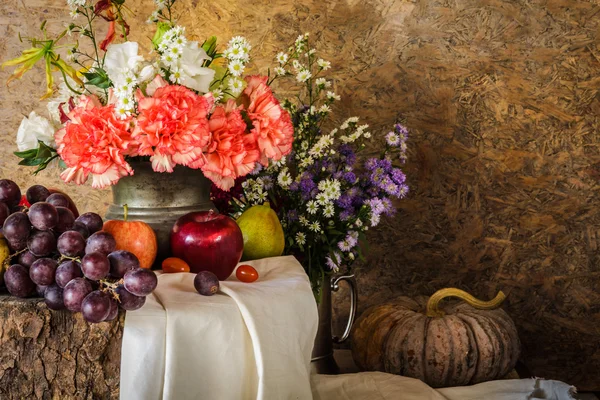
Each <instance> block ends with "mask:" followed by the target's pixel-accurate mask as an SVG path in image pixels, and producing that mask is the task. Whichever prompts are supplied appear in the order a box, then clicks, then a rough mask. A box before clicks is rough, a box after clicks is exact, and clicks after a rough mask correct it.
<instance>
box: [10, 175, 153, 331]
mask: <svg viewBox="0 0 600 400" xmlns="http://www.w3.org/2000/svg"><path fill="white" fill-rule="evenodd" d="M26 197H27V201H28V202H29V203H30V207H29V208H26V207H20V206H18V204H19V203H20V201H21V190H20V189H19V187H18V186H17V184H16V183H14V182H13V181H10V180H8V179H2V180H0V226H2V233H3V235H4V237H5V239H6V241H7V242H8V245H9V247H10V249H11V256H10V257H9V259H8V260H7V261H8V262H11V263H12V265H10V267H9V268H8V270H7V271H6V273H5V274H4V283H5V285H6V288H7V289H8V291H9V293H10V294H12V295H13V296H17V297H29V296H32V295H34V294H36V293H37V294H38V295H39V296H43V297H44V301H45V303H46V305H47V306H48V308H50V309H52V310H61V309H65V308H66V309H67V310H70V311H73V312H81V313H82V314H83V317H84V318H85V319H86V320H87V321H89V322H94V323H96V322H102V321H111V320H113V319H115V318H116V317H117V315H118V312H119V306H120V307H121V308H123V309H125V310H136V309H138V308H140V307H142V306H143V305H144V303H145V302H146V297H145V296H148V295H149V294H150V293H152V291H153V290H154V289H155V288H156V285H157V283H158V280H157V278H156V275H155V274H154V272H152V271H150V270H147V269H143V268H140V263H139V260H138V258H137V257H136V256H135V255H134V254H133V253H130V252H128V251H124V250H116V242H115V239H114V237H113V236H112V235H111V234H110V233H108V232H104V231H102V226H103V221H102V218H101V217H100V216H99V215H98V214H95V213H85V214H82V215H80V216H79V217H77V218H75V216H74V214H73V212H71V210H69V209H68V208H67V207H68V205H69V200H68V199H67V198H66V197H65V196H64V195H61V194H60V193H54V194H50V192H49V191H48V189H46V188H45V187H44V186H41V185H35V186H32V187H30V188H29V189H28V190H27V193H26ZM5 262H6V261H5Z"/></svg>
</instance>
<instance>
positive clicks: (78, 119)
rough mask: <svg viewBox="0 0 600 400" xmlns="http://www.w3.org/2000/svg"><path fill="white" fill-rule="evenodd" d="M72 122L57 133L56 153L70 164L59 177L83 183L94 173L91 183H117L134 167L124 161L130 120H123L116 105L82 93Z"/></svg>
mask: <svg viewBox="0 0 600 400" xmlns="http://www.w3.org/2000/svg"><path fill="white" fill-rule="evenodd" d="M68 118H69V121H67V123H66V124H65V126H64V127H63V128H62V129H60V130H59V131H58V132H56V134H55V135H54V137H55V139H56V144H57V152H58V154H59V155H60V157H61V158H62V159H63V161H64V162H65V164H66V165H67V167H68V168H67V169H66V170H65V171H63V173H62V174H61V175H60V177H61V178H62V179H63V180H64V181H65V182H67V183H69V182H72V181H74V182H75V183H77V184H82V183H84V182H85V181H87V179H88V176H89V175H90V174H91V175H92V186H93V187H94V188H103V187H105V186H109V185H114V184H115V183H117V182H118V181H119V179H120V178H121V177H123V176H126V175H132V174H133V170H132V169H131V167H130V165H129V164H128V163H127V162H125V158H124V156H125V155H127V154H129V147H130V144H131V141H132V140H131V135H130V132H129V127H130V119H129V118H127V119H124V120H122V119H120V118H119V117H117V116H116V114H115V112H114V105H112V104H109V105H107V106H102V104H101V103H100V101H99V100H98V98H97V97H96V96H93V95H92V96H82V97H81V100H80V102H79V105H78V106H77V107H75V108H74V109H73V110H72V111H71V112H70V113H69V115H68Z"/></svg>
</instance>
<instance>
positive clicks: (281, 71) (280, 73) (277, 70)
mask: <svg viewBox="0 0 600 400" xmlns="http://www.w3.org/2000/svg"><path fill="white" fill-rule="evenodd" d="M273 71H275V73H276V74H277V75H278V76H283V75H285V68H283V67H275V68H274V69H273Z"/></svg>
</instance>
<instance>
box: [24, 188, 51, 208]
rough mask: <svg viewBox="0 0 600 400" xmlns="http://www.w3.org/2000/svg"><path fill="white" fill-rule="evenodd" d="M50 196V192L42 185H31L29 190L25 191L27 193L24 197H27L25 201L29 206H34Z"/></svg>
mask: <svg viewBox="0 0 600 400" xmlns="http://www.w3.org/2000/svg"><path fill="white" fill-rule="evenodd" d="M48 196H50V191H49V190H48V189H46V188H45V187H44V186H42V185H33V186H32V187H30V188H29V189H27V193H26V194H25V197H27V201H28V202H29V204H35V203H38V202H40V201H46V199H47V198H48Z"/></svg>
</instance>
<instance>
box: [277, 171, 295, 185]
mask: <svg viewBox="0 0 600 400" xmlns="http://www.w3.org/2000/svg"><path fill="white" fill-rule="evenodd" d="M277 183H278V184H279V186H281V187H282V188H284V189H286V188H288V187H289V186H290V184H291V183H292V177H291V176H290V174H289V172H288V170H287V168H284V169H282V170H281V172H280V173H279V175H278V176H277Z"/></svg>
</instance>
